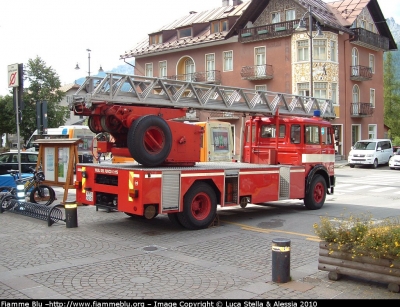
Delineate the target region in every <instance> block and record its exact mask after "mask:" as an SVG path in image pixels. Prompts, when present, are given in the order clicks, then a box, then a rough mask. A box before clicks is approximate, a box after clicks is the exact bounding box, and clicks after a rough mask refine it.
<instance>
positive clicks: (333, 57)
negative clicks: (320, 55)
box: [330, 40, 337, 62]
mask: <svg viewBox="0 0 400 307" xmlns="http://www.w3.org/2000/svg"><path fill="white" fill-rule="evenodd" d="M330 45H331V61H332V62H337V54H336V42H335V41H332V40H331V41H330Z"/></svg>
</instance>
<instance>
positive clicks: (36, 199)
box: [29, 184, 56, 206]
mask: <svg viewBox="0 0 400 307" xmlns="http://www.w3.org/2000/svg"><path fill="white" fill-rule="evenodd" d="M55 199H56V193H55V192H54V189H53V188H52V187H50V186H48V185H45V184H41V185H39V186H38V187H35V188H33V190H32V191H31V194H30V195H29V200H30V202H31V203H35V204H42V205H45V206H48V205H50V204H52V203H53V201H54V200H55Z"/></svg>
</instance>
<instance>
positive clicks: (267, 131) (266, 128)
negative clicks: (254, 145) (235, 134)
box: [261, 125, 286, 138]
mask: <svg viewBox="0 0 400 307" xmlns="http://www.w3.org/2000/svg"><path fill="white" fill-rule="evenodd" d="M285 134H286V127H285V125H279V138H284V137H285ZM261 137H262V138H274V137H276V126H275V125H263V126H261Z"/></svg>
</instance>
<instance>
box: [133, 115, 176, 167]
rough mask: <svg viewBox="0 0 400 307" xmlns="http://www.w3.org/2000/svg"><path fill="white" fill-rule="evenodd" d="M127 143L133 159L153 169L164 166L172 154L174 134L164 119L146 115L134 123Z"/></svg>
mask: <svg viewBox="0 0 400 307" xmlns="http://www.w3.org/2000/svg"><path fill="white" fill-rule="evenodd" d="M127 141H128V149H129V152H130V154H131V156H132V158H134V159H135V160H136V161H137V162H139V163H140V164H143V165H144V166H150V167H152V166H157V165H160V164H162V163H163V162H164V161H165V159H166V158H167V157H168V155H169V153H170V152H171V147H172V133H171V129H170V128H169V126H168V124H167V122H166V121H165V120H164V119H162V118H161V117H159V116H155V115H145V116H142V117H140V118H138V119H136V120H135V121H134V122H133V124H132V125H131V127H130V128H129V132H128V140H127Z"/></svg>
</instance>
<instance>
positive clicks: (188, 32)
mask: <svg viewBox="0 0 400 307" xmlns="http://www.w3.org/2000/svg"><path fill="white" fill-rule="evenodd" d="M178 34H179V38H182V37H188V36H192V28H185V29H180V30H178Z"/></svg>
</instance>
